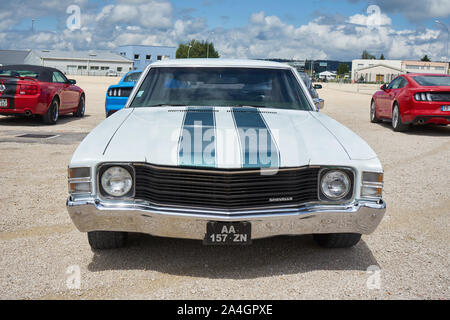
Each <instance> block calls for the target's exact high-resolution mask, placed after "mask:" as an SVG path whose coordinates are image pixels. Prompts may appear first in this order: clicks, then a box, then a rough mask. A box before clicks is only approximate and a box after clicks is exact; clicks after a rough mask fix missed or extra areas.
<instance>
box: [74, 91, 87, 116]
mask: <svg viewBox="0 0 450 320" xmlns="http://www.w3.org/2000/svg"><path fill="white" fill-rule="evenodd" d="M85 109H86V99H85V97H84V96H81V97H80V101H79V102H78V109H77V111H75V112H74V113H73V116H74V117H77V118H83V117H84V111H85Z"/></svg>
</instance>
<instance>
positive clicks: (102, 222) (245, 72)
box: [67, 59, 386, 249]
mask: <svg viewBox="0 0 450 320" xmlns="http://www.w3.org/2000/svg"><path fill="white" fill-rule="evenodd" d="M322 106H323V100H322V101H320V100H316V101H314V100H313V99H312V97H311V96H310V94H309V92H308V90H307V88H306V86H305V85H304V83H303V81H302V80H301V78H300V76H299V74H298V73H297V71H296V70H295V69H293V68H292V67H290V66H288V65H284V64H280V63H273V62H263V61H251V60H222V59H207V60H201V59H187V60H167V61H161V62H157V63H154V64H152V65H150V66H148V67H147V69H146V70H145V71H144V73H143V75H142V77H141V78H140V80H139V82H138V83H137V84H136V86H135V88H134V89H133V92H132V93H131V96H130V99H129V100H128V103H127V105H126V107H125V108H124V109H122V110H121V111H119V112H117V113H115V114H114V115H112V116H111V117H109V118H108V119H106V120H104V121H103V122H102V123H101V124H100V125H99V126H98V127H96V128H95V129H94V130H93V131H92V132H91V133H90V134H89V135H88V136H87V137H86V138H85V139H84V140H83V142H82V143H81V144H80V146H79V147H78V149H77V150H76V151H75V154H74V155H73V158H72V160H71V161H70V165H69V193H70V196H69V198H68V200H67V208H68V211H69V214H70V216H71V218H72V220H73V222H74V223H75V225H76V226H77V228H78V229H79V230H80V231H82V232H87V233H88V240H89V243H90V245H91V247H92V248H93V249H107V248H115V247H120V246H123V245H124V244H125V241H126V236H127V232H137V233H146V234H151V235H154V236H160V237H174V238H184V239H198V240H203V242H204V243H205V244H208V245H232V244H238V245H244V244H250V243H251V241H252V240H253V239H260V238H266V237H272V236H278V235H302V234H312V235H314V238H315V239H316V241H317V242H318V244H319V245H321V246H324V247H350V246H353V245H355V244H356V243H357V242H358V241H359V240H360V238H361V234H369V233H372V232H373V231H374V230H375V228H376V227H377V226H378V224H379V223H380V221H381V219H382V217H383V215H384V213H385V208H386V205H385V202H384V201H383V200H382V189H383V170H382V167H381V164H380V161H379V160H378V158H377V155H376V154H375V152H374V151H373V150H372V149H371V148H370V147H369V146H368V145H367V143H366V142H364V141H363V140H362V139H361V138H360V137H359V136H357V135H356V134H355V133H353V132H352V131H351V130H349V129H348V128H346V127H345V126H343V125H341V124H339V123H338V122H336V121H335V120H333V119H331V118H330V117H328V116H326V115H324V114H322V113H320V112H319V110H318V109H319V108H321V107H322Z"/></svg>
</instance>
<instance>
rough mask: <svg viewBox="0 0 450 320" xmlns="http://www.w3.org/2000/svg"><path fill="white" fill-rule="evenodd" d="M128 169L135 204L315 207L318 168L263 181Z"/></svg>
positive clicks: (248, 174) (248, 173)
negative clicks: (133, 182) (133, 175)
mask: <svg viewBox="0 0 450 320" xmlns="http://www.w3.org/2000/svg"><path fill="white" fill-rule="evenodd" d="M133 166H134V169H135V199H136V200H141V201H148V202H150V203H153V204H158V205H162V206H183V207H191V208H210V209H219V210H220V209H222V210H223V209H226V210H229V211H235V210H242V209H255V208H270V207H273V208H280V207H294V206H295V207H298V206H301V205H304V204H306V203H310V202H317V201H319V198H318V180H319V171H320V168H319V167H300V168H283V169H279V170H277V171H276V173H275V174H271V175H267V174H262V171H261V170H260V169H233V170H224V169H215V168H211V169H208V168H188V167H163V166H155V165H150V164H142V163H135V164H133Z"/></svg>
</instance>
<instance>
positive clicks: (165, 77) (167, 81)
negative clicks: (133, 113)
mask: <svg viewBox="0 0 450 320" xmlns="http://www.w3.org/2000/svg"><path fill="white" fill-rule="evenodd" d="M158 105H186V106H241V105H242V106H259V107H269V108H280V109H294V110H311V107H310V105H309V104H308V101H307V99H306V97H305V95H304V93H303V91H302V89H301V87H300V85H299V83H298V81H297V79H296V78H295V76H294V74H293V73H292V71H290V70H285V69H264V68H220V67H202V68H194V67H178V68H177V67H155V68H152V69H150V71H149V73H148V75H147V77H146V78H145V80H144V82H143V83H142V86H141V87H140V88H139V90H138V92H137V94H136V97H135V98H134V100H133V101H132V102H131V105H130V107H131V108H139V107H152V106H158Z"/></svg>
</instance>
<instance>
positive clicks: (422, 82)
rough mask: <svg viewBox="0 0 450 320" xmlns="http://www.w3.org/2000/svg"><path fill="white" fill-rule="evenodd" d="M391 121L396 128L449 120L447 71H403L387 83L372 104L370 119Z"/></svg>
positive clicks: (449, 106) (449, 105)
mask: <svg viewBox="0 0 450 320" xmlns="http://www.w3.org/2000/svg"><path fill="white" fill-rule="evenodd" d="M382 120H390V121H392V127H393V128H394V131H405V130H407V129H408V127H409V125H410V124H425V123H429V124H440V125H447V124H449V123H450V76H449V75H444V74H422V73H409V74H403V75H400V76H398V77H397V78H395V79H394V80H392V82H391V83H389V85H386V84H384V85H383V86H382V87H381V91H377V92H376V93H375V94H374V95H373V97H372V102H371V105H370V121H371V122H380V121H382Z"/></svg>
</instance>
